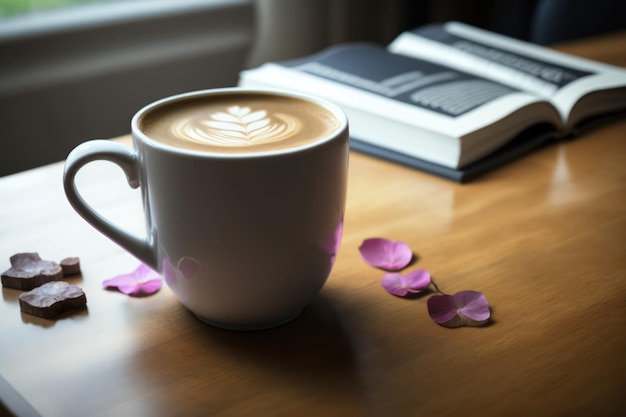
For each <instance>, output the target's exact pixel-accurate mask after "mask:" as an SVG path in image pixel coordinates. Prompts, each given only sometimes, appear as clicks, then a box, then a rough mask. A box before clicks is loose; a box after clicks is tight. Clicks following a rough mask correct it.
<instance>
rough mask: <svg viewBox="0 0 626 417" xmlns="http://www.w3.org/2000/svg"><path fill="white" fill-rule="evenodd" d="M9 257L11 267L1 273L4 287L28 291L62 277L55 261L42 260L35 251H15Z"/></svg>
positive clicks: (59, 267)
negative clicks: (15, 252)
mask: <svg viewBox="0 0 626 417" xmlns="http://www.w3.org/2000/svg"><path fill="white" fill-rule="evenodd" d="M10 259H11V268H9V269H7V270H6V271H4V272H3V273H2V285H3V286H4V287H9V288H15V289H17V290H24V291H28V290H32V289H33V288H36V287H39V286H40V285H43V284H45V283H46V282H50V281H58V280H60V279H61V278H63V270H62V269H61V266H60V265H59V264H57V263H56V262H52V261H44V260H42V259H41V258H40V257H39V254H38V253H37V252H33V253H17V254H15V255H13V256H11V258H10Z"/></svg>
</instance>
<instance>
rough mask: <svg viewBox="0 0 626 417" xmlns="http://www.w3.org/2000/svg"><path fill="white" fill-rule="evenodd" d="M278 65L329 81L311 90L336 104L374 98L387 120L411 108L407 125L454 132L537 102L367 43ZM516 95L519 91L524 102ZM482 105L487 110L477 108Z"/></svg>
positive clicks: (361, 103)
mask: <svg viewBox="0 0 626 417" xmlns="http://www.w3.org/2000/svg"><path fill="white" fill-rule="evenodd" d="M280 65H281V66H283V67H286V68H289V69H292V70H294V71H297V72H298V73H300V74H303V75H304V74H307V75H310V76H313V77H310V78H312V79H311V81H309V82H311V83H313V82H315V81H314V80H315V79H320V80H328V81H329V82H332V83H333V84H332V85H333V87H332V88H333V90H330V89H329V88H328V87H324V86H323V85H317V86H316V87H315V88H311V89H310V90H311V91H310V92H311V93H315V92H319V91H324V95H330V96H331V97H332V98H333V99H335V100H336V101H338V102H340V103H341V102H344V103H349V104H350V105H351V106H357V107H359V106H364V107H366V106H368V105H374V103H376V102H378V103H379V106H380V107H379V109H378V110H375V111H379V112H380V113H381V114H382V115H384V116H385V117H388V118H392V119H393V118H394V117H396V115H399V116H397V117H398V119H400V120H407V118H409V120H410V119H411V112H414V113H413V114H412V116H413V117H412V119H417V118H419V120H416V121H414V122H412V123H416V124H423V125H424V126H427V127H428V128H429V129H432V130H439V131H441V132H442V133H445V134H449V135H453V136H461V135H463V134H465V133H467V132H468V131H471V130H475V129H477V128H480V127H482V126H484V125H485V124H490V123H493V122H495V121H497V120H499V119H501V118H504V117H505V116H506V115H507V114H509V113H511V112H513V111H514V110H516V109H517V108H518V106H521V105H527V104H528V102H529V101H532V100H535V101H539V100H538V99H536V98H529V97H527V96H526V93H524V92H522V91H521V90H519V89H517V88H515V87H513V86H507V85H504V84H501V83H498V82H495V81H493V80H489V79H485V78H482V77H480V76H477V75H474V74H470V73H467V72H463V71H459V70H455V69H453V68H449V67H444V66H441V65H439V64H436V63H432V62H428V61H423V60H416V59H414V58H408V57H404V56H401V55H397V54H391V53H389V52H387V51H386V50H385V49H384V48H380V47H377V46H373V45H368V44H356V45H350V46H347V47H336V48H332V49H330V50H327V51H326V52H324V53H322V54H319V55H317V56H315V57H314V58H306V59H302V60H295V61H290V62H282V63H280ZM322 84H323V83H322ZM302 88H306V87H304V86H303V87H302ZM519 95H524V99H523V100H522V101H523V103H522V102H520V101H519V98H518V96H519ZM376 98H378V100H376ZM506 98H514V99H512V100H506ZM496 102H497V103H498V105H497V106H493V104H494V103H496ZM392 108H393V109H394V110H392ZM485 108H488V111H481V110H483V109H485ZM368 110H370V111H372V108H370V109H368ZM420 110H421V111H420ZM477 112H478V113H480V115H479V117H476V113H477ZM472 120H473V122H474V123H473V124H472V123H471V121H472Z"/></svg>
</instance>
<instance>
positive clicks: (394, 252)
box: [359, 238, 413, 271]
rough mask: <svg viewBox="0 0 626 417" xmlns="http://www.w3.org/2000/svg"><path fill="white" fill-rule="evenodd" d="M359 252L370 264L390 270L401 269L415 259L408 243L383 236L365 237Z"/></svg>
mask: <svg viewBox="0 0 626 417" xmlns="http://www.w3.org/2000/svg"><path fill="white" fill-rule="evenodd" d="M359 252H360V253H361V257H362V258H363V260H364V261H365V262H367V263H368V264H369V265H371V266H373V267H376V268H382V269H386V270H388V271H399V270H400V269H402V268H404V267H405V266H407V265H408V264H409V262H411V259H413V252H412V251H411V248H409V246H408V245H407V244H406V243H404V242H392V241H390V240H387V239H383V238H372V239H365V240H364V241H363V243H362V244H361V246H360V247H359Z"/></svg>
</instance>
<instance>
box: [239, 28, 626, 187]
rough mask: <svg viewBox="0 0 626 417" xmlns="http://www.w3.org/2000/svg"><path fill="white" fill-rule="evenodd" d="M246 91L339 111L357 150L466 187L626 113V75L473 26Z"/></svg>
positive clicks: (329, 60) (265, 80) (417, 36)
mask: <svg viewBox="0 0 626 417" xmlns="http://www.w3.org/2000/svg"><path fill="white" fill-rule="evenodd" d="M239 85H240V86H242V87H258V88H276V89H283V90H292V91H299V92H304V93H308V94H311V95H315V96H319V97H324V98H326V99H329V100H331V101H334V102H335V103H337V104H338V105H339V106H341V107H342V108H343V110H344V111H345V112H346V114H347V115H348V119H349V122H350V135H351V138H352V140H351V147H352V148H353V149H355V150H357V151H362V152H365V153H369V154H372V155H376V156H379V157H382V158H386V159H390V160H393V161H396V162H399V163H402V164H405V165H409V166H412V167H415V168H419V169H422V170H425V171H428V172H431V173H434V174H438V175H441V176H444V177H447V178H450V179H453V180H456V181H459V182H464V181H468V180H471V179H472V178H474V177H476V176H478V175H480V174H482V173H484V172H486V171H488V170H491V169H493V168H495V167H496V166H499V165H501V164H503V163H505V162H507V161H509V160H511V159H513V158H515V157H518V156H520V155H522V154H524V153H526V152H528V151H529V150H531V149H533V148H535V147H536V146H538V145H539V144H541V143H543V142H544V141H546V140H547V139H549V138H555V137H564V136H568V135H571V134H573V132H574V131H575V129H576V128H578V127H580V126H582V125H583V124H584V123H585V122H587V121H589V120H591V119H593V118H596V117H597V116H600V115H605V114H608V113H612V112H617V111H619V110H622V109H626V69H624V68H619V67H614V66H611V65H607V64H603V63H599V62H595V61H591V60H587V59H582V58H578V57H574V56H571V55H568V54H564V53H560V52H557V51H554V50H551V49H548V48H544V47H540V46H537V45H533V44H530V43H527V42H523V41H519V40H516V39H512V38H508V37H505V36H502V35H498V34H495V33H491V32H488V31H485V30H482V29H478V28H474V27H471V26H468V25H465V24H462V23H457V22H449V23H445V24H436V25H429V26H425V27H422V28H418V29H416V30H413V31H410V32H405V33H402V34H401V35H399V36H398V37H397V38H396V39H395V40H394V41H393V42H392V43H391V44H390V45H389V46H388V47H387V48H384V47H381V46H378V45H373V44H367V43H353V44H342V45H338V46H333V47H330V48H328V49H326V50H324V51H322V52H319V53H317V54H315V55H312V56H309V57H305V58H301V59H296V60H291V61H286V62H278V63H267V64H264V65H262V66H260V67H258V68H254V69H250V70H246V71H243V72H242V73H241V74H240V79H239Z"/></svg>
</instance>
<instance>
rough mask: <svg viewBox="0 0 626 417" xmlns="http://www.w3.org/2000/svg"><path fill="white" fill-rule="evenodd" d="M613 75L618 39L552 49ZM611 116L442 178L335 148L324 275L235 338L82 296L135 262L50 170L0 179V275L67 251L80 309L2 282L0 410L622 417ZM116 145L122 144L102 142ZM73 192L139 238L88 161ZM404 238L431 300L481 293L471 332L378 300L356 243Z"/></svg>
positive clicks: (619, 201)
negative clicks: (486, 311) (502, 160)
mask: <svg viewBox="0 0 626 417" xmlns="http://www.w3.org/2000/svg"><path fill="white" fill-rule="evenodd" d="M562 49H564V50H567V51H569V52H573V53H577V54H580V55H583V56H588V57H591V58H595V59H599V60H603V61H606V62H611V63H615V64H620V65H626V56H625V55H624V54H625V52H626V34H625V33H622V34H618V35H617V36H613V37H609V38H600V39H595V40H590V41H585V42H579V43H574V44H570V45H565V46H563V48H562ZM625 139H626V120H624V119H623V118H622V119H621V120H616V121H614V122H612V123H610V124H607V125H605V126H602V127H598V128H596V129H595V130H593V131H592V132H589V133H587V134H585V135H584V136H582V137H580V138H578V139H577V140H574V141H570V142H566V143H561V144H559V145H555V146H550V147H547V148H544V149H542V150H540V151H537V152H535V153H533V154H531V155H529V156H527V157H525V158H523V159H521V160H519V161H517V162H515V163H512V164H509V165H508V166H506V167H504V168H501V169H499V170H498V171H496V172H494V173H492V174H490V175H487V176H485V177H483V178H481V179H479V180H477V181H475V182H473V183H470V184H466V185H459V184H456V183H452V182H449V181H447V180H443V179H440V178H437V177H434V176H430V175H428V174H424V173H421V172H418V171H414V170H411V169H407V168H404V167H401V166H397V165H392V164H390V163H387V162H384V161H381V160H377V159H373V158H370V157H366V156H363V155H360V154H353V155H352V157H351V168H350V169H351V171H350V180H349V198H348V207H347V215H346V223H345V234H344V239H343V243H342V247H341V250H340V254H339V258H338V261H337V263H336V267H335V269H334V271H333V273H332V275H331V277H330V278H329V280H328V283H327V285H326V286H325V287H324V289H323V290H322V292H321V295H320V296H319V297H318V298H317V299H316V301H315V302H314V303H313V304H312V305H311V306H310V307H309V308H308V309H307V310H305V312H304V313H303V314H302V316H301V317H299V318H298V319H296V320H295V321H293V322H291V323H289V324H287V325H284V326H282V327H279V328H276V329H273V330H268V331H262V332H250V333H238V332H229V331H223V330H218V329H215V328H212V327H209V326H207V325H205V324H203V323H201V322H199V321H198V320H196V319H194V318H193V317H192V316H191V314H189V313H188V312H187V311H186V310H185V309H184V308H183V307H181V306H180V305H179V303H178V302H177V301H176V300H175V298H174V296H173V295H172V293H171V292H170V291H169V289H167V288H165V287H164V288H163V289H162V290H161V291H160V292H158V293H157V294H155V295H153V296H150V297H145V298H131V297H128V296H125V295H123V294H121V293H117V292H111V291H106V290H104V289H102V284H101V283H102V281H103V280H105V279H107V278H111V277H113V276H115V275H118V274H121V273H125V272H130V271H131V270H132V269H134V268H135V267H136V266H137V265H138V263H137V261H136V260H135V259H134V258H132V257H131V256H130V255H128V254H127V253H126V252H124V251H123V250H121V249H120V248H119V247H117V246H116V245H115V244H113V243H111V242H110V241H109V240H107V239H106V238H105V237H103V236H102V235H100V234H99V233H98V232H96V231H95V230H94V229H92V228H91V227H90V226H88V225H87V224H86V223H85V222H84V221H83V220H82V219H80V218H79V217H78V215H76V214H75V213H74V211H73V210H72V209H71V208H70V206H69V204H68V203H67V202H66V200H65V197H64V195H63V192H62V187H61V175H62V165H61V163H58V164H53V165H50V166H45V167H42V168H39V169H35V170H31V171H27V172H23V173H19V174H15V175H11V176H8V177H4V178H2V179H0V199H1V203H0V269H2V270H4V269H6V268H8V267H9V256H11V255H12V254H14V253H16V252H25V251H37V252H39V253H40V255H41V256H42V258H44V259H49V260H56V261H59V260H61V259H62V258H64V257H66V256H79V257H80V258H81V264H82V271H83V273H82V276H80V277H78V278H73V279H70V280H69V281H70V282H72V283H75V284H77V285H80V286H81V287H82V288H83V289H84V290H85V292H86V294H87V298H88V309H87V310H85V311H81V312H78V313H76V314H66V315H63V316H62V317H61V318H59V319H57V320H44V319H38V318H36V317H33V316H29V315H25V314H22V313H20V309H19V305H18V302H17V297H18V294H19V292H18V291H16V290H12V289H6V288H3V289H2V300H1V301H0V330H1V332H2V333H1V336H0V375H1V378H0V398H1V399H2V401H3V403H4V407H5V410H4V411H5V412H6V411H7V410H6V409H11V410H13V411H14V412H15V413H16V414H18V415H42V416H62V417H71V416H178V415H180V416H196V415H198V416H200V415H202V416H266V415H267V416H308V415H311V416H360V415H364V416H390V417H391V416H394V417H395V416H459V415H466V416H473V415H476V416H618V415H626V402H625V401H624V398H623V397H624V394H625V393H626V332H625V327H626V256H625V255H626V245H625V243H626V210H625V207H626V140H625ZM122 140H126V141H128V138H125V139H122ZM81 181H82V182H81V184H82V185H81V187H82V190H83V194H84V195H85V196H86V198H87V199H88V200H90V201H91V202H92V203H93V204H94V205H95V206H97V207H99V208H100V209H101V210H102V211H104V212H105V214H106V215H108V216H109V217H110V218H111V219H113V220H114V221H117V222H119V223H121V224H122V225H123V226H125V227H130V228H135V229H136V230H141V228H142V224H143V223H142V222H141V216H140V214H139V212H140V202H139V196H138V195H137V194H136V192H135V191H131V190H130V189H128V187H126V185H125V183H124V180H123V177H122V174H121V172H119V171H117V170H116V169H115V168H112V167H109V166H108V165H106V163H103V164H102V165H95V166H93V167H92V168H91V169H89V167H88V169H87V170H86V171H85V172H84V176H83V178H82V180H81ZM375 236H381V237H387V238H389V239H392V240H402V241H405V242H407V243H408V244H409V245H410V246H411V247H412V248H413V249H414V252H415V254H416V256H417V262H416V263H415V264H414V265H413V266H412V268H414V269H417V268H424V269H427V270H429V271H430V272H431V273H432V275H433V278H434V280H435V281H436V283H437V284H438V285H439V287H440V288H441V289H442V290H443V291H445V292H449V293H454V292H456V291H460V290H466V289H472V290H477V291H482V292H483V293H484V294H485V295H486V297H487V299H488V300H489V302H490V304H491V306H492V308H493V312H492V313H493V314H492V317H493V320H492V322H491V324H490V325H489V326H487V327H482V328H459V329H447V328H443V327H440V326H438V325H436V324H434V323H433V322H432V321H431V320H430V318H429V316H428V314H427V309H426V300H427V298H428V296H430V295H432V294H426V295H425V296H422V297H414V298H409V299H404V298H398V297H394V296H391V295H389V294H387V293H386V292H385V291H384V290H383V289H382V288H381V286H380V284H379V280H380V278H381V276H382V272H381V271H379V270H375V269H373V268H371V267H369V266H367V265H366V264H365V263H364V262H362V261H361V259H360V256H359V253H358V250H357V248H358V246H359V245H360V243H361V242H362V240H363V239H365V238H369V237H375ZM1 412H2V410H0V413H1Z"/></svg>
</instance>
